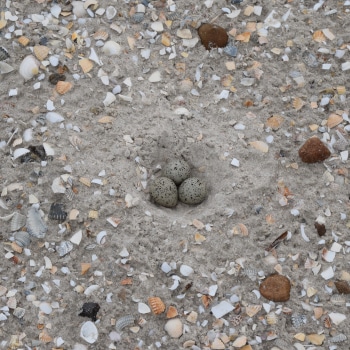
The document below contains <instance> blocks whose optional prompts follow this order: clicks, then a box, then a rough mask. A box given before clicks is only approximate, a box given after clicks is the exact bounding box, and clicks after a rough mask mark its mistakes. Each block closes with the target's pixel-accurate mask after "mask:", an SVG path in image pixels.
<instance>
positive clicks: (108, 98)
mask: <svg viewBox="0 0 350 350" xmlns="http://www.w3.org/2000/svg"><path fill="white" fill-rule="evenodd" d="M116 99H117V98H116V97H115V96H114V95H113V94H112V93H111V92H109V91H108V92H107V94H106V98H105V99H104V100H103V104H104V106H105V107H108V106H109V105H111V104H112V103H113V102H114V101H115V100H116Z"/></svg>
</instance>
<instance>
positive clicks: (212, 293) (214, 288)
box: [208, 284, 218, 297]
mask: <svg viewBox="0 0 350 350" xmlns="http://www.w3.org/2000/svg"><path fill="white" fill-rule="evenodd" d="M217 290H218V285H217V284H214V285H212V286H210V287H209V293H208V294H209V295H210V296H211V297H213V296H215V294H216V291H217Z"/></svg>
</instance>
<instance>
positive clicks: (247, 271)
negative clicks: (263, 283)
mask: <svg viewBox="0 0 350 350" xmlns="http://www.w3.org/2000/svg"><path fill="white" fill-rule="evenodd" d="M257 274H258V271H257V270H256V269H254V268H251V267H246V268H244V269H243V275H244V276H247V277H248V278H249V279H250V280H252V281H253V282H254V281H256V278H257Z"/></svg>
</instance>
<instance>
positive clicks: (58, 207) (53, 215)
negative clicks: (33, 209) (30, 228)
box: [48, 203, 67, 221]
mask: <svg viewBox="0 0 350 350" xmlns="http://www.w3.org/2000/svg"><path fill="white" fill-rule="evenodd" d="M62 208H63V204H59V203H52V204H51V207H50V211H49V215H48V216H49V219H51V220H58V221H64V220H66V218H67V212H65V211H63V209H62Z"/></svg>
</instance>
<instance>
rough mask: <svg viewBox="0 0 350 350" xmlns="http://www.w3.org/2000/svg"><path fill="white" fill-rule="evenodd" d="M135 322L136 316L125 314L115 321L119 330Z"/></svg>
mask: <svg viewBox="0 0 350 350" xmlns="http://www.w3.org/2000/svg"><path fill="white" fill-rule="evenodd" d="M134 324H135V317H134V316H133V315H125V316H122V317H120V318H119V319H118V320H117V322H116V323H115V329H116V330H117V332H119V333H120V332H121V331H122V330H123V329H124V328H125V327H128V326H131V325H134Z"/></svg>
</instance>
